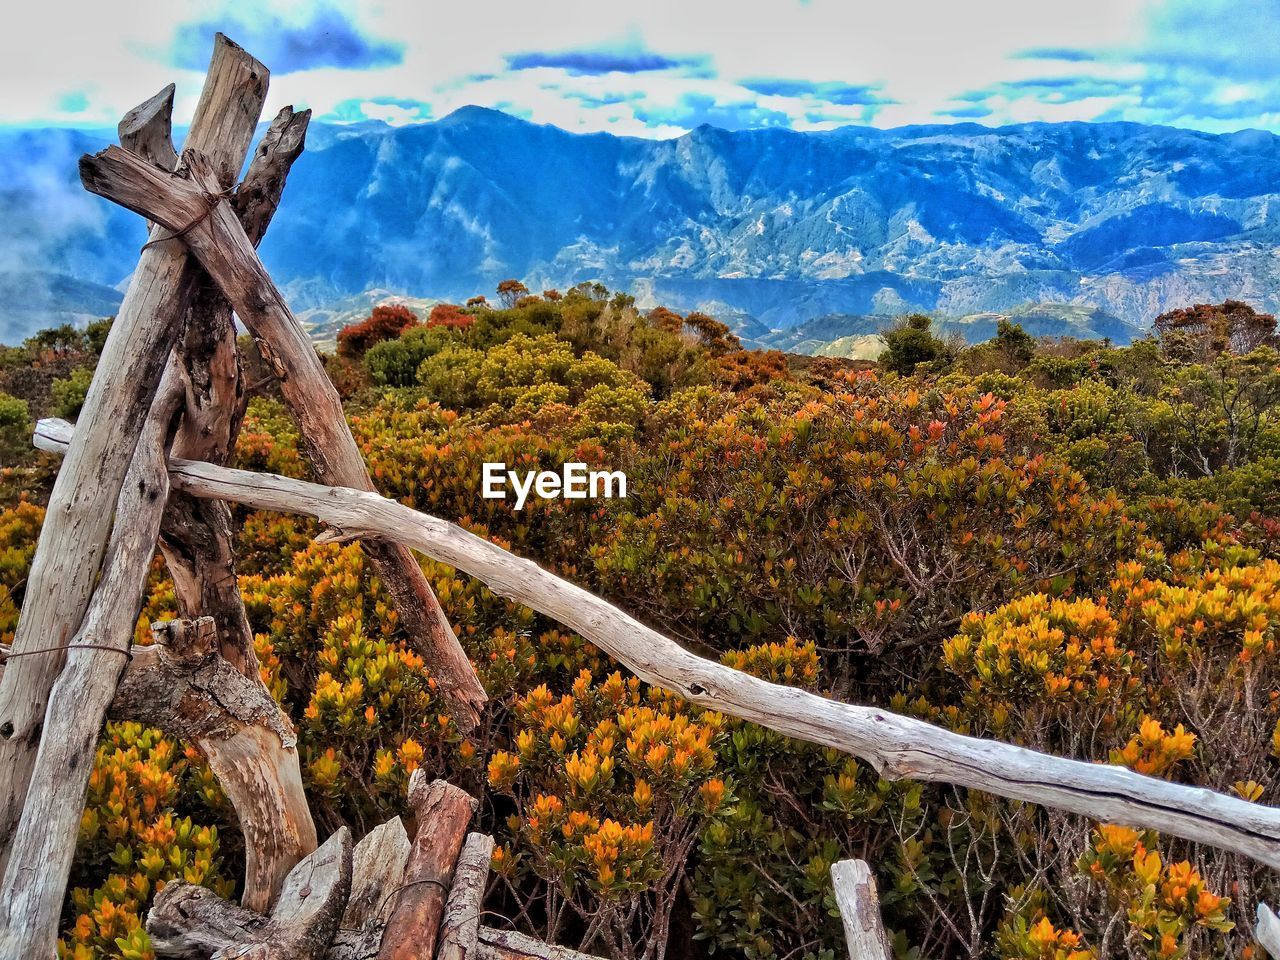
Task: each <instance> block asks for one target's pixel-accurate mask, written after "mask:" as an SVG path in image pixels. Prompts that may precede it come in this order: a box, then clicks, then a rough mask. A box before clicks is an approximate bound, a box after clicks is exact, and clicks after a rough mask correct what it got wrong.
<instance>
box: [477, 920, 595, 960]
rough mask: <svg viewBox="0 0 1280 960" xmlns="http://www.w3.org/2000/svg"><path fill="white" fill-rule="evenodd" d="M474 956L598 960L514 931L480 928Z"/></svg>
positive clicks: (484, 959) (515, 959) (509, 959)
mask: <svg viewBox="0 0 1280 960" xmlns="http://www.w3.org/2000/svg"><path fill="white" fill-rule="evenodd" d="M479 940H480V942H479V946H478V949H477V952H476V956H477V957H478V958H479V960H598V958H597V957H593V956H590V955H589V954H585V953H579V952H578V951H577V950H570V949H569V948H568V947H557V946H555V945H554V944H550V943H543V942H542V941H540V940H535V939H533V937H529V936H526V935H525V934H523V933H517V932H516V931H514V930H495V929H494V928H493V927H481V928H480V937H479Z"/></svg>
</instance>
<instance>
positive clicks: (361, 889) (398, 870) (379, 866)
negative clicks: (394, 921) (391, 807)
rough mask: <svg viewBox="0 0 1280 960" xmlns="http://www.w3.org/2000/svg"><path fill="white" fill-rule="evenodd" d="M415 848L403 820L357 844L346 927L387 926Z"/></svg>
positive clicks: (390, 822) (389, 823)
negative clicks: (374, 924)
mask: <svg viewBox="0 0 1280 960" xmlns="http://www.w3.org/2000/svg"><path fill="white" fill-rule="evenodd" d="M412 846H413V845H412V844H411V843H410V841H409V834H408V833H407V832H405V829H404V823H403V822H402V821H401V819H400V818H399V817H395V818H394V819H392V820H388V821H387V822H386V823H383V824H380V825H379V826H377V827H375V828H374V829H373V830H371V831H369V834H368V836H366V837H365V838H364V839H363V840H361V841H360V842H359V843H358V844H356V849H355V854H354V856H353V862H352V868H351V899H350V900H349V901H348V902H347V909H346V912H344V913H343V915H342V926H343V927H344V928H347V929H353V930H359V929H362V928H364V926H365V925H366V924H369V923H377V924H379V925H381V924H383V923H386V920H387V917H388V916H390V914H391V895H392V894H393V893H395V892H396V890H397V889H399V887H400V882H401V880H403V878H404V868H405V866H406V864H408V862H409V850H410V849H411V848H412Z"/></svg>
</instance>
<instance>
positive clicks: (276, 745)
mask: <svg viewBox="0 0 1280 960" xmlns="http://www.w3.org/2000/svg"><path fill="white" fill-rule="evenodd" d="M152 632H153V634H154V635H155V638H156V643H155V644H153V645H152V646H149V647H135V648H134V656H133V660H132V661H131V662H130V664H129V666H128V669H126V670H125V673H124V676H123V677H122V678H121V680H120V686H119V689H118V690H117V692H116V697H115V701H114V702H113V703H112V705H111V715H112V716H113V717H115V718H119V719H128V720H138V721H140V722H142V723H146V724H148V725H151V726H156V727H159V728H160V729H162V730H163V731H164V732H165V733H167V734H169V735H170V736H172V737H176V738H178V739H180V740H185V741H186V742H188V743H191V744H193V745H194V746H195V747H196V748H197V749H199V750H200V752H201V753H203V754H204V756H205V758H206V759H207V760H208V763H209V768H210V769H211V770H212V771H213V773H214V776H216V777H217V778H218V782H219V784H221V786H222V788H223V790H225V791H226V793H227V796H228V798H229V799H230V800H231V803H232V805H233V806H234V807H235V809H236V814H237V815H238V817H239V819H240V829H241V830H242V831H243V833H244V838H245V857H246V860H247V863H246V866H245V892H244V898H243V902H244V905H245V906H246V907H249V908H250V909H254V910H265V909H267V907H268V906H270V904H271V903H272V902H273V901H274V900H275V896H276V891H277V889H278V888H279V885H280V883H281V881H282V880H283V879H284V877H285V875H286V874H288V873H289V870H290V868H291V867H293V865H294V864H296V863H297V862H298V861H299V860H300V859H301V858H302V857H303V856H304V855H306V854H308V853H310V852H311V851H313V850H314V849H315V846H316V832H315V823H314V822H313V820H312V819H311V811H310V810H309V809H308V807H307V805H306V796H305V794H304V793H303V789H302V780H301V772H300V768H299V766H298V761H297V750H296V742H297V741H296V738H295V737H294V733H293V730H292V728H291V727H290V726H289V721H288V720H287V719H286V718H285V717H284V715H283V714H282V713H281V712H280V709H279V707H278V706H277V704H276V702H275V701H274V700H273V699H272V698H271V695H270V694H269V693H268V692H267V689H266V687H265V686H263V684H262V680H261V679H260V678H258V677H257V676H254V677H252V678H250V677H246V676H245V675H244V674H242V673H240V671H239V670H237V669H236V668H235V667H234V666H233V665H231V664H230V663H228V662H227V661H226V660H224V659H223V658H222V657H221V656H220V654H219V652H218V650H217V630H216V628H215V625H214V622H213V620H212V619H211V618H208V617H204V618H202V619H200V620H196V621H170V622H166V623H160V624H154V625H153V626H152Z"/></svg>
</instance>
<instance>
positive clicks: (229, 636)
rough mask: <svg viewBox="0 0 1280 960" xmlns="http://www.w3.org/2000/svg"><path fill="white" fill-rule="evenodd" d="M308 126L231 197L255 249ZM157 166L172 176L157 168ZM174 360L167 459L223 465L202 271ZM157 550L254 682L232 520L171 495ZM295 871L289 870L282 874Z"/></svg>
mask: <svg viewBox="0 0 1280 960" xmlns="http://www.w3.org/2000/svg"><path fill="white" fill-rule="evenodd" d="M310 118H311V111H309V110H304V111H302V112H301V113H295V112H294V111H293V108H292V107H285V108H284V109H283V110H281V111H280V112H279V114H277V115H276V118H275V120H273V121H272V123H271V126H270V127H269V128H268V130H267V132H266V134H265V135H264V136H263V138H262V141H261V142H260V143H259V144H258V147H257V149H256V150H255V151H254V157H253V160H252V161H251V162H250V164H249V170H248V172H247V173H246V174H245V178H244V180H243V181H242V182H241V183H240V185H239V186H238V187H237V188H236V192H235V195H234V196H233V197H232V198H231V203H232V206H233V207H234V209H235V211H236V215H237V216H238V217H239V218H240V222H241V224H243V226H244V228H245V231H246V233H247V234H248V236H249V238H250V240H251V241H252V242H253V243H255V244H256V243H257V242H258V241H260V240H261V239H262V237H263V235H264V234H265V233H266V230H267V226H268V224H269V223H270V222H271V218H272V217H273V216H274V214H275V211H276V208H277V206H278V205H279V202H280V197H281V194H282V193H283V191H284V185H285V181H286V180H287V178H288V175H289V171H290V169H291V168H292V165H293V162H294V161H295V160H296V159H297V158H298V156H299V155H300V154H301V153H302V150H303V147H304V145H305V143H306V131H307V126H308V123H309V121H310ZM122 143H123V141H122ZM125 146H128V144H125ZM134 152H135V153H137V152H138V151H136V150H135V151H134ZM155 166H158V167H161V168H163V169H171V167H166V166H165V165H164V164H159V163H157V164H155ZM174 358H175V361H176V362H175V368H176V371H177V375H178V376H179V378H180V379H181V382H182V384H183V386H184V388H185V390H186V405H185V408H184V411H183V417H182V421H181V423H180V424H179V426H178V432H177V435H176V436H175V437H174V441H173V453H174V455H175V456H179V457H185V458H187V459H191V460H204V461H207V462H209V463H227V462H228V461H229V460H230V458H231V454H232V451H233V450H234V449H235V442H236V437H237V436H238V434H239V432H240V423H241V421H242V419H243V416H244V406H245V402H246V392H245V385H244V382H243V379H242V376H241V366H240V353H239V349H238V348H237V346H236V329H235V323H234V321H233V320H232V316H231V305H230V304H229V303H228V302H227V299H226V297H224V296H223V295H222V292H221V291H220V290H219V289H218V288H217V286H216V285H215V284H214V283H213V281H211V280H210V279H209V278H208V276H207V275H204V274H203V272H202V275H201V278H200V283H199V284H198V286H197V288H196V291H195V294H194V295H193V297H192V300H191V305H190V307H189V308H188V309H187V315H186V319H185V321H184V323H183V329H182V335H181V338H180V340H179V342H178V344H177V346H176V347H175V349H174ZM160 548H161V550H162V551H163V552H164V557H165V562H166V563H167V565H168V567H169V572H170V575H171V576H172V577H173V583H174V594H175V597H176V600H177V604H178V613H179V615H181V616H182V617H185V618H188V619H194V618H196V617H202V616H210V617H213V618H214V620H215V621H216V623H217V625H218V643H219V647H220V648H221V650H222V655H223V656H224V657H225V658H226V659H227V660H228V661H230V662H231V663H233V664H234V665H235V666H236V667H237V668H239V669H240V671H241V672H242V673H244V674H245V675H247V676H248V675H256V673H257V671H258V661H257V657H256V656H255V655H254V652H253V635H252V632H251V631H250V629H249V621H248V618H247V617H246V616H245V611H244V602H243V600H242V599H241V597H240V588H239V584H238V581H237V579H236V570H235V552H234V550H233V549H232V538H231V514H230V511H229V510H228V509H227V506H226V504H223V503H220V502H218V501H210V500H196V499H194V498H191V497H188V496H186V495H184V494H180V493H179V494H175V495H174V496H173V497H172V498H171V500H170V503H169V508H168V510H167V511H166V513H165V521H164V525H163V526H162V527H161V531H160ZM306 852H309V851H303V853H306ZM292 865H293V864H286V865H285V869H286V870H287V868H288V867H290V866H292ZM281 876H283V874H281Z"/></svg>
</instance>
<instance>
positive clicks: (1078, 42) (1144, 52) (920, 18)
mask: <svg viewBox="0 0 1280 960" xmlns="http://www.w3.org/2000/svg"><path fill="white" fill-rule="evenodd" d="M326 2H328V5H329V6H335V5H337V6H338V7H339V8H340V9H341V11H342V12H343V14H344V15H345V16H346V17H347V18H348V19H350V21H351V22H352V24H353V25H354V27H355V28H356V29H358V30H359V31H360V32H362V33H363V34H364V35H366V36H368V37H370V38H372V39H374V40H377V41H389V42H392V43H398V44H402V45H403V46H404V56H403V60H402V61H401V62H400V63H398V64H394V65H391V66H385V67H380V68H377V69H365V70H343V69H335V68H332V67H326V68H324V69H314V70H306V71H302V72H298V73H291V74H285V75H277V76H275V77H273V80H272V92H271V97H270V101H269V104H268V110H269V112H274V110H276V109H278V107H279V106H281V105H283V104H285V103H293V104H295V105H297V106H310V107H312V108H313V109H315V111H316V112H317V114H319V115H324V114H326V113H329V112H331V111H334V110H335V108H337V107H338V106H339V105H342V104H346V105H348V106H347V109H348V110H349V109H350V106H349V105H350V104H352V103H365V104H368V106H366V107H364V111H363V112H364V114H365V115H366V116H369V117H374V118H379V119H386V120H388V121H390V122H407V121H410V120H413V119H415V118H416V116H417V115H418V114H417V112H416V111H415V110H414V109H413V108H412V107H411V106H409V105H408V104H406V103H404V102H400V103H389V102H388V101H389V100H399V101H420V102H422V103H425V104H429V105H430V108H429V109H430V115H431V116H434V117H440V116H443V115H445V114H447V113H448V112H450V111H451V110H453V109H456V108H457V107H460V106H464V105H466V104H470V103H478V104H481V105H485V106H498V107H500V108H504V109H508V110H511V111H513V112H516V113H519V114H520V115H522V116H527V117H529V118H530V119H532V120H534V121H537V122H543V123H554V124H556V125H558V126H562V127H565V128H567V129H570V130H581V131H593V130H610V131H612V132H615V133H623V134H634V135H643V136H671V135H675V134H677V133H679V132H681V131H683V130H684V129H686V128H687V126H688V125H689V124H690V123H692V122H695V121H696V119H697V117H698V116H699V115H700V114H699V111H698V110H696V109H690V102H691V100H690V98H694V101H696V102H697V103H702V102H704V100H700V99H697V98H710V102H712V103H713V104H714V105H715V106H716V108H717V110H718V112H717V113H716V114H715V116H730V115H731V114H728V113H726V112H725V111H733V110H737V111H739V114H740V116H741V117H742V119H743V122H752V120H753V119H755V120H759V119H761V118H776V117H778V116H780V117H783V118H785V120H786V122H789V123H790V124H791V125H792V126H794V127H796V128H797V129H812V128H824V127H830V126H833V125H839V124H841V123H846V122H872V123H875V124H876V125H877V126H894V125H899V124H906V123H929V122H945V121H946V120H947V119H948V117H947V115H946V114H947V112H948V111H955V116H956V117H957V118H960V117H969V118H973V119H979V120H980V121H981V122H984V123H1002V122H1014V121H1019V120H1059V119H1094V118H1097V117H1100V116H1109V117H1113V116H1117V115H1121V116H1126V117H1129V118H1131V119H1140V120H1148V121H1150V120H1164V121H1166V122H1169V121H1173V122H1185V123H1189V124H1192V125H1200V126H1204V127H1206V128H1212V127H1214V126H1215V125H1217V126H1220V127H1223V128H1229V127H1231V126H1232V125H1233V124H1234V126H1237V127H1238V126H1246V125H1248V124H1249V122H1255V123H1257V122H1273V120H1274V116H1275V114H1276V112H1277V109H1278V108H1280V103H1273V102H1268V103H1263V101H1264V100H1267V98H1268V97H1270V96H1273V95H1275V94H1276V90H1275V89H1274V88H1275V85H1274V84H1263V85H1259V84H1257V83H1254V82H1253V81H1252V80H1251V78H1248V77H1234V78H1233V77H1223V78H1221V83H1220V84H1217V85H1213V86H1211V87H1209V88H1206V89H1203V90H1200V89H1197V90H1195V91H1189V92H1188V95H1187V97H1186V98H1185V99H1186V101H1187V102H1185V103H1179V102H1159V103H1157V102H1154V101H1153V99H1152V97H1151V95H1150V90H1151V89H1152V88H1151V86H1150V85H1151V84H1152V82H1153V80H1152V78H1153V77H1155V76H1157V75H1160V76H1169V75H1170V74H1169V71H1170V70H1171V69H1172V67H1164V66H1162V65H1161V62H1160V57H1162V56H1164V57H1166V58H1168V57H1172V56H1173V55H1174V54H1177V55H1178V56H1186V55H1187V53H1188V52H1189V51H1190V52H1192V53H1194V52H1195V51H1196V50H1197V49H1201V50H1202V49H1203V48H1197V46H1196V39H1195V36H1194V34H1195V27H1196V24H1197V22H1198V21H1197V19H1196V17H1197V16H1198V15H1200V16H1203V17H1204V18H1206V23H1205V43H1206V44H1208V43H1212V45H1214V46H1215V47H1221V45H1222V44H1223V43H1224V42H1227V41H1228V40H1230V37H1231V36H1232V31H1226V33H1224V32H1223V31H1224V28H1223V25H1222V22H1223V20H1224V19H1226V18H1227V17H1228V16H1229V14H1230V13H1231V9H1232V5H1233V4H1235V5H1237V6H1238V5H1239V4H1243V3H1248V2H1249V0H1204V2H1205V3H1207V4H1208V6H1207V7H1205V9H1204V12H1203V14H1197V9H1198V4H1192V3H1191V2H1190V0H1165V2H1156V0H1073V2H1072V3H1069V4H1058V3H1049V2H1044V0H1041V2H1028V0H970V2H969V3H955V2H954V0H916V2H911V3H901V2H899V3H885V2H883V0H811V2H807V3H800V2H784V0H752V2H746V0H651V2H649V3H647V4H645V5H633V4H626V5H623V4H600V3H598V2H595V3H587V2H584V0H540V2H538V3H528V2H527V0H487V2H484V3H456V2H450V3H443V2H440V0H380V2H376V3H368V2H366V3H359V4H356V3H354V2H353V0H342V2H341V3H335V2H334V0H326ZM268 8H269V10H268ZM255 9H256V11H257V12H256V13H255V12H254V11H255ZM222 10H223V12H224V14H225V15H226V16H227V17H231V18H234V19H238V20H240V21H242V22H243V21H244V20H245V19H246V18H247V17H252V16H255V15H256V16H258V17H266V16H268V13H269V14H270V15H272V16H278V17H280V18H282V19H284V20H286V21H288V22H291V23H298V22H306V20H307V16H306V15H307V13H308V8H307V6H306V3H305V0H271V2H270V3H268V4H267V5H265V6H263V7H259V8H250V7H249V5H248V4H245V3H231V2H230V0H224V6H223V7H222ZM1209 19H1212V20H1213V21H1214V23H1213V24H1210V23H1208V22H1207V20H1209ZM193 22H202V23H203V22H210V23H218V22H219V17H218V15H217V14H216V13H214V14H211V13H210V12H209V8H208V5H207V4H201V3H198V2H196V0H176V2H175V0H166V2H163V3H161V2H159V0H139V2H134V3H129V2H120V0H114V2H102V0H94V2H89V0H52V2H47V3H37V4H28V5H24V6H23V7H21V8H19V9H17V10H15V11H13V12H12V13H10V15H9V25H8V27H9V28H8V29H7V30H6V31H4V33H3V34H2V35H0V88H2V89H3V91H4V97H3V99H0V123H4V122H7V123H46V122H55V123H57V122H61V123H76V124H79V125H88V124H113V123H114V122H115V120H116V119H117V118H118V117H119V116H120V114H121V113H123V112H124V111H125V110H126V109H128V108H129V107H130V106H132V105H133V104H135V103H137V102H138V101H140V100H142V99H143V98H144V97H146V96H148V95H150V94H151V93H153V92H155V90H157V89H159V88H160V87H161V86H163V85H164V84H165V83H167V82H168V81H170V80H175V81H177V82H178V84H179V92H180V96H179V101H178V111H179V115H180V117H179V119H185V118H186V117H189V115H190V112H191V110H192V109H193V107H194V104H195V99H196V96H197V93H198V90H199V83H200V76H199V74H198V73H197V72H192V71H183V70H179V69H176V68H174V67H173V66H172V65H171V64H169V63H167V62H166V58H167V53H168V51H169V49H170V45H171V43H172V41H173V38H174V36H175V35H176V33H177V32H178V30H179V28H180V27H181V26H182V25H183V24H190V23H193ZM1224 38H1225V39H1224ZM233 39H234V37H233ZM1247 42H1248V37H1246V36H1239V37H1238V38H1237V43H1240V44H1245V43H1247ZM1036 49H1042V50H1048V51H1050V52H1051V51H1053V50H1059V51H1063V50H1065V51H1067V52H1068V55H1067V56H1064V57H1060V58H1058V59H1054V58H1051V57H1040V58H1037V57H1029V56H1025V55H1023V56H1020V54H1025V52H1026V51H1029V50H1036ZM55 50H56V51H57V53H56V55H54V54H52V53H51V51H55ZM575 50H579V51H580V50H596V51H599V50H612V51H621V50H630V51H650V52H652V53H654V54H657V55H660V56H661V57H664V58H669V59H672V60H679V61H692V62H695V63H698V64H700V66H693V67H682V68H675V69H672V70H667V71H662V70H647V71H643V72H635V73H626V72H613V73H607V74H602V75H592V74H590V73H583V72H581V71H576V72H570V71H568V70H565V69H555V68H546V67H543V68H538V69H530V70H511V69H509V62H510V58H511V57H513V56H515V55H518V54H527V53H531V52H534V53H536V52H563V51H575ZM1072 51H1076V52H1078V53H1079V55H1073V54H1072ZM1090 51H1092V52H1095V53H1097V54H1098V57H1097V58H1096V59H1095V58H1092V57H1091V56H1089V55H1088V52H1090ZM251 52H252V51H251ZM1169 62H1170V63H1173V62H1175V61H1173V60H1169ZM268 66H271V64H268ZM762 77H764V78H783V79H786V80H801V81H810V82H814V83H833V82H838V83H841V84H848V85H855V86H863V85H865V86H868V87H871V88H874V90H875V91H876V92H877V94H878V95H879V97H881V98H882V99H883V100H885V101H888V102H886V103H883V104H881V105H871V106H864V105H859V104H847V103H846V104H840V103H831V102H824V101H823V99H822V98H821V96H818V95H816V94H815V95H812V96H810V95H805V94H803V93H798V94H797V95H796V96H779V95H774V94H771V93H768V92H766V93H756V92H753V91H751V90H749V89H746V88H745V87H744V86H742V83H743V82H744V81H749V80H752V79H758V78H762ZM1079 77H1088V78H1091V79H1092V80H1097V81H1104V80H1110V81H1116V82H1119V81H1124V82H1126V83H1127V84H1129V85H1130V86H1131V90H1129V91H1128V92H1124V91H1119V90H1103V89H1097V90H1093V89H1088V85H1085V86H1083V87H1081V88H1076V87H1073V86H1070V85H1066V84H1067V81H1069V80H1070V79H1071V78H1079ZM1055 79H1058V80H1060V81H1061V82H1062V84H1064V85H1063V86H1060V87H1059V88H1056V89H1055V88H1052V87H1045V88H1043V89H1039V88H1037V89H1034V90H1033V89H1031V88H1028V87H1026V86H1025V84H1026V83H1027V82H1028V81H1043V80H1049V81H1053V80H1055ZM1168 82H1169V83H1173V84H1174V87H1175V89H1174V90H1173V94H1174V96H1173V97H1172V99H1173V100H1174V101H1176V100H1177V97H1176V92H1177V90H1176V84H1177V79H1176V78H1174V79H1170V80H1168ZM1188 82H1190V81H1188ZM1206 82H1207V81H1206ZM1144 83H1145V84H1147V86H1146V87H1144V86H1143V84H1144ZM1019 84H1023V85H1024V86H1021V87H1019ZM788 92H790V91H788ZM1164 93H1165V94H1166V96H1164V97H1163V99H1164V100H1169V99H1170V97H1169V96H1168V95H1167V94H1168V93H1169V92H1168V91H1164ZM960 97H966V99H957V98H960ZM1196 97H1199V98H1201V99H1202V100H1204V101H1205V102H1207V103H1211V104H1213V105H1214V106H1215V109H1213V110H1201V111H1199V112H1198V111H1197V109H1196V108H1195V106H1194V104H1193V103H1192V101H1193V100H1194V99H1195V98H1196ZM81 100H83V104H81V103H80V102H79V101H81ZM1260 104H1261V105H1260ZM80 106H83V109H76V108H77V107H80ZM1232 108H1239V111H1241V112H1243V113H1244V114H1247V113H1248V112H1249V110H1250V109H1256V114H1257V115H1256V116H1235V115H1233V112H1232ZM703 112H704V113H705V111H703Z"/></svg>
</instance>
